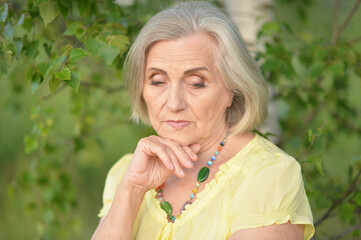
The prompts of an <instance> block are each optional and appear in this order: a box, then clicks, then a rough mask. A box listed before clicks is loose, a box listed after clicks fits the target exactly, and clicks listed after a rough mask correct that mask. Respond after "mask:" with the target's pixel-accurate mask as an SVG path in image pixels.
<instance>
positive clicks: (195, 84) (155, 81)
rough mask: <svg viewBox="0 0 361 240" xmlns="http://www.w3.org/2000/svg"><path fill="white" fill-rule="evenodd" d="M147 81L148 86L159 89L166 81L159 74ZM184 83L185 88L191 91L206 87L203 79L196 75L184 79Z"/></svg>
mask: <svg viewBox="0 0 361 240" xmlns="http://www.w3.org/2000/svg"><path fill="white" fill-rule="evenodd" d="M149 79H150V83H149V84H150V85H151V86H156V87H161V86H163V85H165V84H166V83H167V80H164V77H163V76H161V75H159V74H153V75H151V76H150V77H149ZM184 83H185V84H186V86H188V87H190V88H193V89H201V88H205V87H206V84H205V79H204V78H203V77H200V76H197V75H192V76H188V77H186V78H185V79H184Z"/></svg>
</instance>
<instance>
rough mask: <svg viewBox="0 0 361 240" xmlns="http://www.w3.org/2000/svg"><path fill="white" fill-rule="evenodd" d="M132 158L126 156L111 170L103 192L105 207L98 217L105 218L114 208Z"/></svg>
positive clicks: (130, 155) (128, 155) (129, 155)
mask: <svg viewBox="0 0 361 240" xmlns="http://www.w3.org/2000/svg"><path fill="white" fill-rule="evenodd" d="M132 156H133V155H132V154H127V155H124V156H123V157H122V158H121V159H119V160H118V161H117V162H116V163H115V164H114V165H113V166H112V168H111V169H110V170H109V172H108V175H107V178H106V180H105V187H104V192H103V207H102V209H101V210H100V212H99V214H98V217H103V216H105V215H107V214H108V212H109V210H110V207H111V206H112V203H113V199H114V196H115V192H116V190H117V187H118V185H119V183H120V182H121V180H122V179H123V175H124V173H125V171H126V170H127V168H128V165H129V162H130V160H131V159H132Z"/></svg>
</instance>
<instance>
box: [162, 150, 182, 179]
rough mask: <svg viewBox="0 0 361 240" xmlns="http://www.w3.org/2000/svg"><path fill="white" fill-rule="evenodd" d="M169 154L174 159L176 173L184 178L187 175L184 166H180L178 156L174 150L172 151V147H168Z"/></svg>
mask: <svg viewBox="0 0 361 240" xmlns="http://www.w3.org/2000/svg"><path fill="white" fill-rule="evenodd" d="M166 151H167V153H168V155H169V156H170V158H171V159H172V162H173V165H174V173H175V174H176V175H177V176H178V177H181V178H183V177H184V176H185V174H184V171H183V169H182V167H181V166H180V163H179V160H178V158H177V156H176V155H175V154H174V152H173V151H172V149H170V148H167V149H166Z"/></svg>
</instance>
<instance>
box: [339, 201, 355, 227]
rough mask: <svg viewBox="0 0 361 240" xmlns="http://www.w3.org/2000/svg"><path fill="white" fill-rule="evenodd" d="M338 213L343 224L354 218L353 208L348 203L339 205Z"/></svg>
mask: <svg viewBox="0 0 361 240" xmlns="http://www.w3.org/2000/svg"><path fill="white" fill-rule="evenodd" d="M339 211H340V217H341V219H342V220H343V221H344V222H346V223H349V222H351V220H352V219H353V218H354V214H355V206H354V205H351V204H349V203H345V204H342V205H341V207H340V209H339Z"/></svg>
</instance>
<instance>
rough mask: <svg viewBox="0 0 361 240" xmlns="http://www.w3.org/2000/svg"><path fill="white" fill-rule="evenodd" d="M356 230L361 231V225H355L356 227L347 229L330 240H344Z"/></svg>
mask: <svg viewBox="0 0 361 240" xmlns="http://www.w3.org/2000/svg"><path fill="white" fill-rule="evenodd" d="M355 230H361V224H357V225H354V226H351V227H349V228H347V229H345V230H344V231H342V232H340V233H338V234H336V235H335V236H333V237H331V238H330V240H338V239H342V238H343V237H345V236H346V235H349V234H350V233H352V232H353V231H355Z"/></svg>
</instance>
